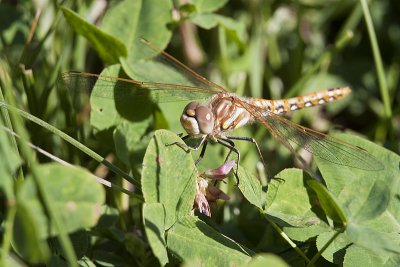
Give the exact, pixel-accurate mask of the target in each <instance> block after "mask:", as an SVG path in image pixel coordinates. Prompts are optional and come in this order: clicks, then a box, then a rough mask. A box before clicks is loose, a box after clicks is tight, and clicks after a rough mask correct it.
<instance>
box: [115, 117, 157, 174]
mask: <svg viewBox="0 0 400 267" xmlns="http://www.w3.org/2000/svg"><path fill="white" fill-rule="evenodd" d="M149 123H150V122H149V120H143V121H139V122H129V123H128V122H127V121H122V122H121V123H120V124H119V125H118V126H117V128H116V129H115V131H114V142H115V150H116V152H117V156H118V158H119V159H120V160H121V161H122V162H124V163H125V165H126V166H135V165H139V164H140V165H141V163H142V161H143V156H144V153H145V151H146V147H147V144H148V143H149V141H150V138H151V137H152V134H148V128H149Z"/></svg>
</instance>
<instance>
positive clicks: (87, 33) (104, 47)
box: [61, 7, 128, 64]
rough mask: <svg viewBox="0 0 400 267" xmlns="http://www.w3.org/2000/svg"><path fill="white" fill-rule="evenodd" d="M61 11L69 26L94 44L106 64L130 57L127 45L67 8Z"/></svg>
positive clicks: (62, 8)
mask: <svg viewBox="0 0 400 267" xmlns="http://www.w3.org/2000/svg"><path fill="white" fill-rule="evenodd" d="M61 10H62V12H63V14H64V17H65V19H66V20H67V22H68V24H69V25H70V26H71V27H72V28H73V29H74V30H75V31H76V32H77V33H78V34H80V35H82V36H83V37H85V38H86V39H87V40H88V41H89V42H90V43H91V44H92V46H93V47H94V49H96V51H97V53H99V56H100V58H101V59H102V60H103V61H104V62H106V63H108V64H114V63H118V62H119V59H120V58H121V57H126V56H127V55H128V52H127V49H126V47H125V45H124V44H123V43H122V42H121V41H120V40H118V39H117V38H115V37H114V36H112V35H110V34H108V33H105V32H103V31H101V30H100V29H98V28H97V27H96V26H94V25H92V24H90V23H88V22H86V21H85V20H84V19H82V18H81V17H79V15H78V14H76V13H75V12H74V11H72V10H70V9H68V8H65V7H61ZM126 28H127V27H126Z"/></svg>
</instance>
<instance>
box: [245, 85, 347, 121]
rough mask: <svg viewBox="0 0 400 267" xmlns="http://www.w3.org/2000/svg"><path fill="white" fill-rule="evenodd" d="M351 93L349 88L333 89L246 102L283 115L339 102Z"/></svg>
mask: <svg viewBox="0 0 400 267" xmlns="http://www.w3.org/2000/svg"><path fill="white" fill-rule="evenodd" d="M350 92H351V89H350V88H349V87H335V88H329V89H326V90H322V91H318V92H313V93H309V94H307V95H304V96H298V97H292V98H287V99H279V100H267V99H262V98H252V99H249V100H248V102H249V103H251V104H253V105H256V106H258V107H262V108H265V109H267V110H268V111H270V112H272V113H275V114H278V115H280V114H283V113H286V112H289V111H293V110H298V109H302V108H309V107H314V106H317V105H323V104H326V103H329V102H333V101H336V100H339V99H341V98H343V97H345V96H346V95H348V94H349V93H350Z"/></svg>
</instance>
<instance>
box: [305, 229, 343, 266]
mask: <svg viewBox="0 0 400 267" xmlns="http://www.w3.org/2000/svg"><path fill="white" fill-rule="evenodd" d="M343 231H344V229H342V230H340V231H337V232H336V233H335V234H334V235H333V236H332V237H331V238H330V239H329V240H328V242H326V243H325V245H324V246H323V247H322V248H321V249H320V250H319V251H318V253H317V254H315V256H314V257H313V258H312V259H311V261H310V262H309V263H308V264H307V267H311V266H314V264H315V262H316V261H317V260H318V259H319V257H321V255H322V253H323V252H324V251H325V250H326V249H327V248H328V247H329V245H330V244H331V243H332V242H333V241H334V240H335V239H336V238H337V237H338V236H339V235H340V234H341V233H343Z"/></svg>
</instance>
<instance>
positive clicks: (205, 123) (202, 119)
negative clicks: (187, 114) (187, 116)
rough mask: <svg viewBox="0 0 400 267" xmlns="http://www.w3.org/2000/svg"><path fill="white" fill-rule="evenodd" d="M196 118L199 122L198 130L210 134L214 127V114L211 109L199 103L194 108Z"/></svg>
mask: <svg viewBox="0 0 400 267" xmlns="http://www.w3.org/2000/svg"><path fill="white" fill-rule="evenodd" d="M196 120H197V123H198V124H199V128H200V132H201V133H203V134H210V133H212V131H213V129H214V115H213V113H212V112H211V110H210V109H209V108H208V107H207V106H204V105H199V106H197V108H196Z"/></svg>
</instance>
